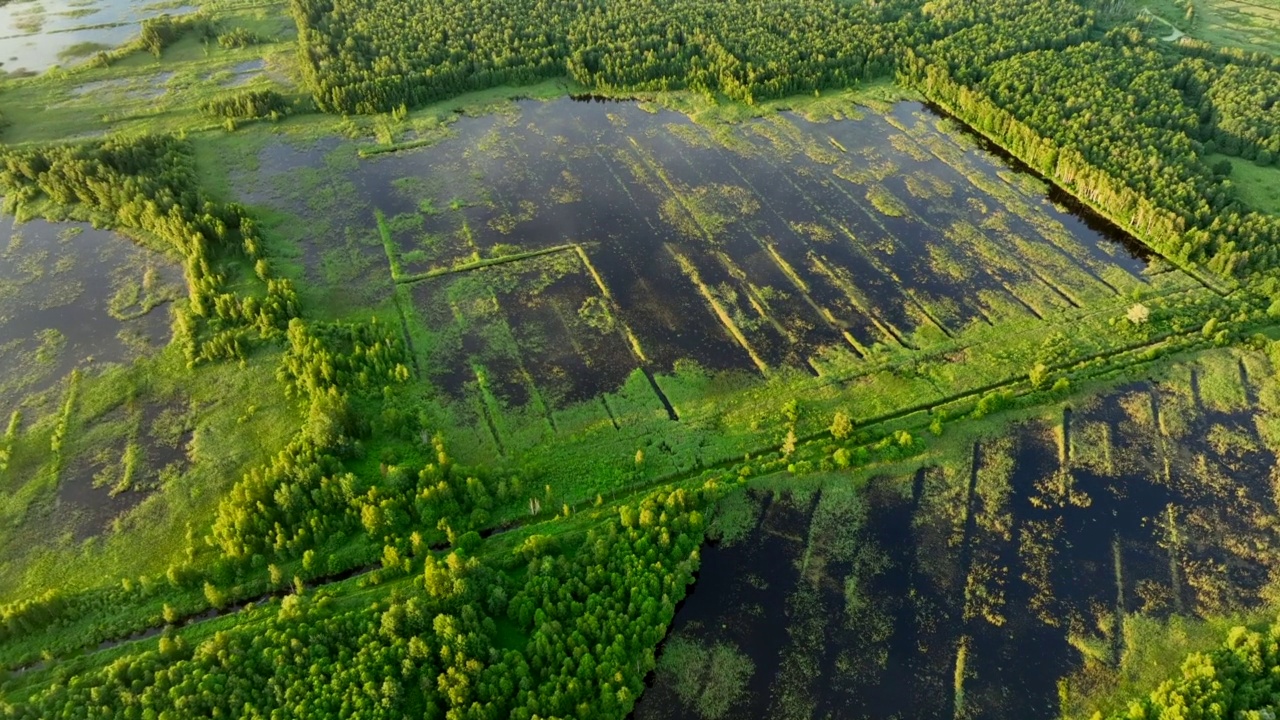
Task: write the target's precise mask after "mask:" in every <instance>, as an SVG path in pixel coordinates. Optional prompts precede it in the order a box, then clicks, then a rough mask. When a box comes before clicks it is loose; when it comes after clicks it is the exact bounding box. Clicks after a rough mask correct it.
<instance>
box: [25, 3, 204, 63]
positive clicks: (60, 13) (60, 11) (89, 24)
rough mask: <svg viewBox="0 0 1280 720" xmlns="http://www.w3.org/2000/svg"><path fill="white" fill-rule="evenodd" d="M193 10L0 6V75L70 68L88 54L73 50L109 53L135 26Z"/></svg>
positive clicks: (145, 6)
mask: <svg viewBox="0 0 1280 720" xmlns="http://www.w3.org/2000/svg"><path fill="white" fill-rule="evenodd" d="M194 10H195V7H194V6H191V5H182V6H177V7H174V6H168V5H164V4H157V3H156V2H155V1H154V0H18V1H17V2H10V3H8V4H6V5H3V6H0V63H3V65H0V69H2V70H4V71H7V72H10V73H13V72H23V71H25V72H37V73H38V72H44V71H45V70H47V69H49V68H50V67H53V66H54V65H63V66H67V65H73V64H75V63H77V62H79V61H81V60H83V59H84V58H85V57H88V56H89V55H92V54H93V52H96V51H97V50H96V49H95V50H93V52H79V51H78V50H77V49H76V47H77V46H81V47H88V45H87V44H89V43H94V44H97V45H101V46H103V48H101V49H109V48H112V47H115V46H117V45H121V44H123V43H124V42H125V41H127V40H129V39H130V38H132V37H134V36H136V35H137V34H138V33H139V31H140V23H141V22H142V21H143V20H144V19H146V18H150V17H156V16H158V15H162V14H166V13H167V14H169V15H182V14H184V13H189V12H193V11H194Z"/></svg>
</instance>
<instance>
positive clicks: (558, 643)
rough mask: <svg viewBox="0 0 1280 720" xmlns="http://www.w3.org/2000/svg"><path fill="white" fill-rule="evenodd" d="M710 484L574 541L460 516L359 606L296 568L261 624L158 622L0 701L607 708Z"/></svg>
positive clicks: (651, 622)
mask: <svg viewBox="0 0 1280 720" xmlns="http://www.w3.org/2000/svg"><path fill="white" fill-rule="evenodd" d="M445 477H447V476H445ZM714 497H715V491H714V489H709V490H699V491H695V492H686V491H683V490H676V491H671V492H660V493H656V494H654V495H650V496H648V497H646V498H644V499H643V500H641V501H640V502H638V503H637V504H635V505H623V506H621V507H620V508H619V511H618V513H617V514H615V516H614V517H613V518H611V519H609V520H607V521H605V522H603V523H601V524H600V525H598V526H597V527H595V528H593V529H592V530H591V531H589V532H588V533H587V534H586V535H585V536H583V537H581V538H580V539H579V540H578V541H577V542H576V543H575V544H574V545H573V546H572V547H560V546H558V545H557V544H556V543H555V542H547V541H546V540H548V539H547V538H542V540H543V541H541V542H540V541H539V536H532V537H530V538H529V539H528V540H526V541H525V543H524V545H522V546H521V548H520V550H519V552H518V554H515V555H501V554H494V553H486V552H485V548H484V545H483V544H482V541H481V540H480V539H479V538H478V537H477V536H475V534H474V533H471V534H470V535H469V536H463V538H460V540H459V543H458V547H457V548H455V549H453V550H452V551H449V552H447V553H445V552H443V551H442V552H432V551H430V550H428V549H427V548H426V547H425V546H418V547H417V549H416V551H415V552H413V553H411V554H408V555H406V556H405V557H404V558H403V564H402V565H396V566H394V567H388V570H392V571H393V572H394V573H395V575H384V576H383V581H384V582H389V581H390V579H391V578H393V577H396V576H399V577H404V576H406V575H407V574H409V573H410V572H412V577H411V578H409V580H410V581H409V582H407V583H403V584H402V585H401V586H400V587H397V589H396V590H395V591H394V592H393V593H391V596H390V599H389V600H385V601H381V602H375V603H373V604H372V605H369V606H366V607H361V608H348V607H342V606H340V605H339V604H337V603H335V602H334V601H333V598H331V597H327V596H326V595H325V594H324V591H323V590H321V591H319V592H316V593H312V592H310V591H307V590H306V589H305V587H304V585H303V583H302V581H300V580H299V581H298V585H297V588H296V592H295V593H293V594H290V595H288V596H287V597H285V598H284V599H283V601H281V602H280V603H279V605H278V606H277V607H268V608H267V613H268V614H267V616H266V617H265V618H264V619H263V621H262V624H261V625H248V626H245V627H240V628H236V629H233V630H229V631H226V632H219V633H218V634H217V635H215V636H214V637H213V638H211V639H209V640H207V641H205V642H202V643H200V644H199V645H197V646H195V647H190V646H187V645H186V644H185V643H184V642H183V641H181V640H180V639H173V638H169V637H167V636H166V637H165V638H162V639H161V641H160V645H159V648H158V649H156V650H139V651H135V652H133V653H131V654H129V655H126V656H124V657H122V658H120V659H119V660H117V661H116V662H114V663H113V664H112V665H111V666H110V667H108V668H105V669H103V670H100V671H96V672H94V673H92V674H88V675H79V676H76V677H70V678H66V679H65V680H62V681H59V682H56V683H54V684H53V685H50V686H48V687H47V688H45V689H43V690H42V691H40V692H39V693H37V694H36V695H34V696H32V697H30V698H28V699H27V701H26V702H24V703H23V704H22V705H20V706H12V705H3V706H0V714H3V716H4V717H13V718H88V717H122V718H133V717H138V718H143V717H155V718H178V717H245V718H283V717H296V718H308V717H362V718H400V717H405V716H406V715H411V716H414V717H428V718H457V719H459V720H461V719H462V718H475V719H477V720H480V719H493V718H523V719H529V718H535V717H620V716H622V715H623V714H625V713H626V712H627V711H628V710H629V709H630V707H631V705H632V703H633V702H634V701H635V699H636V698H637V697H638V696H639V694H640V692H641V691H642V690H643V682H642V680H643V677H644V675H645V673H647V672H648V671H649V670H650V669H652V667H653V665H654V658H653V647H654V645H655V644H656V643H657V642H658V640H660V639H661V638H662V636H663V634H664V633H665V631H666V627H667V625H668V624H669V623H670V622H671V618H672V616H673V615H674V613H675V603H676V602H677V601H678V600H679V599H680V598H681V597H683V595H684V588H685V586H686V585H687V584H688V583H689V582H690V581H691V580H692V577H693V573H694V571H696V570H697V567H698V545H699V544H700V543H701V540H702V531H703V520H702V515H701V513H700V512H699V509H700V508H702V507H704V506H705V505H706V503H707V502H708V500H710V499H713V498H714ZM410 569H411V570H410ZM526 636H527V640H523V641H521V642H518V643H512V642H511V639H512V638H513V637H516V638H519V637H526Z"/></svg>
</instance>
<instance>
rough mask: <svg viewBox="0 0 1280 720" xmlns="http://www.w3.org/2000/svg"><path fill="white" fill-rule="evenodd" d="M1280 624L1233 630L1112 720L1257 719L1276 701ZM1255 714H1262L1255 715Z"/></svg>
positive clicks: (1279, 696)
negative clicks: (1177, 718) (1210, 649)
mask: <svg viewBox="0 0 1280 720" xmlns="http://www.w3.org/2000/svg"><path fill="white" fill-rule="evenodd" d="M1277 669H1280V623H1276V624H1273V625H1271V626H1270V627H1268V628H1266V629H1265V630H1262V631H1256V630H1250V629H1248V628H1245V627H1235V628H1232V630H1231V631H1230V632H1229V633H1228V634H1227V638H1226V642H1225V643H1224V644H1223V645H1222V646H1221V647H1220V648H1218V649H1217V650H1214V651H1212V652H1208V653H1192V654H1191V655H1189V656H1188V657H1187V659H1186V660H1185V661H1184V662H1183V664H1182V672H1181V676H1180V677H1176V678H1172V679H1170V680H1167V681H1165V682H1164V683H1163V684H1162V685H1161V686H1160V687H1159V688H1157V689H1156V690H1155V691H1153V692H1152V693H1151V694H1150V695H1149V696H1147V697H1146V698H1142V699H1140V700H1137V701H1135V702H1133V703H1131V704H1130V706H1129V708H1128V709H1127V710H1126V711H1124V712H1119V713H1115V714H1113V715H1111V716H1110V717H1111V718H1114V719H1115V720H1121V719H1124V720H1146V719H1151V720H1154V719H1155V718H1170V717H1186V718H1193V717H1205V718H1208V717H1223V718H1228V717H1229V718H1236V717H1240V718H1245V717H1248V718H1261V717H1264V716H1270V714H1271V713H1272V710H1273V709H1274V708H1275V706H1276V703H1277V702H1280V672H1278V670H1277ZM1260 712H1263V713H1265V715H1264V714H1258V713H1260Z"/></svg>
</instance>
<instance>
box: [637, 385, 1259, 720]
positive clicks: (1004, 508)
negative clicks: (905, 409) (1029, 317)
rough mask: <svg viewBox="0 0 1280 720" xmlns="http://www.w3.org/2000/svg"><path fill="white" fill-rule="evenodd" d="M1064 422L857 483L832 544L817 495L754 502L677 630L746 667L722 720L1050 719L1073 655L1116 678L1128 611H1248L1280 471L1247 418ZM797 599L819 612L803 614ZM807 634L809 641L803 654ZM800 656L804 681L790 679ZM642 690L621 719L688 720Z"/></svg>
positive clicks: (656, 681)
mask: <svg viewBox="0 0 1280 720" xmlns="http://www.w3.org/2000/svg"><path fill="white" fill-rule="evenodd" d="M1175 414H1176V417H1174V415H1175ZM1064 423H1065V424H1068V425H1069V427H1066V428H1064V427H1062V426H1057V427H1054V426H1051V425H1048V424H1045V423H1040V422H1037V423H1032V424H1028V425H1024V426H1021V427H1019V428H1015V429H1014V430H1013V431H1011V432H1010V433H1008V434H1007V435H1006V436H1004V437H1002V438H995V439H990V440H983V441H980V442H979V443H978V445H977V447H976V448H975V449H974V455H973V457H974V460H975V462H976V465H966V466H962V467H947V468H938V467H933V468H923V469H921V470H920V471H919V472H918V473H916V474H915V475H911V476H907V477H898V478H887V477H886V478H879V479H876V480H873V481H871V483H870V485H869V486H868V487H867V488H866V489H865V490H864V491H861V495H862V497H863V498H864V500H863V502H862V503H861V504H859V505H858V506H857V507H856V508H853V509H843V510H841V511H840V514H839V515H838V517H840V518H843V523H842V524H843V528H844V529H843V530H838V529H837V530H834V531H833V530H831V528H832V527H833V524H832V523H831V522H829V521H827V522H822V521H820V520H819V519H818V516H820V515H821V514H822V510H821V508H822V506H823V503H824V502H826V501H827V500H828V498H827V497H826V494H827V493H829V492H830V491H831V490H830V486H828V489H827V490H824V491H823V497H821V498H820V499H819V500H818V503H817V506H818V508H819V509H818V511H816V512H815V511H814V510H813V509H812V507H813V506H812V505H809V504H806V503H804V502H799V503H797V502H794V501H791V500H789V499H788V498H787V496H785V495H783V496H779V497H775V498H772V499H771V500H766V502H768V503H771V504H770V505H769V508H770V511H769V512H766V513H765V514H764V516H765V518H766V519H765V520H764V521H762V522H761V524H760V526H759V528H758V529H757V530H756V531H755V532H754V533H753V534H752V535H751V536H750V538H749V539H748V540H747V541H745V542H743V543H742V544H741V545H735V546H733V547H729V548H720V547H716V546H711V547H709V548H707V549H705V551H704V553H703V565H702V569H701V571H700V573H699V579H698V582H697V584H696V585H695V586H694V589H693V592H692V593H691V595H690V596H689V597H688V598H687V599H686V601H685V602H684V604H683V605H682V606H681V608H680V610H679V611H678V612H677V614H676V618H675V621H674V624H673V628H672V630H673V633H674V634H676V635H682V636H684V637H686V638H691V639H694V640H696V641H697V642H700V643H702V644H705V645H708V646H709V645H711V644H715V643H731V644H732V645H733V646H735V647H737V648H738V649H739V650H740V651H742V652H743V653H745V654H746V655H747V656H748V657H750V658H751V659H752V660H753V661H754V665H755V672H754V674H753V675H752V676H751V678H750V681H749V683H748V684H747V694H746V697H745V698H744V699H743V700H741V701H740V702H739V703H737V704H735V705H734V706H733V708H732V709H731V711H730V713H729V714H728V715H727V716H728V717H750V718H763V717H770V718H772V717H805V718H809V717H830V718H953V717H966V718H1011V719H1012V718H1019V719H1022V718H1051V717H1057V713H1058V681H1059V679H1061V678H1064V677H1068V676H1069V675H1070V674H1071V673H1072V672H1074V671H1075V670H1077V669H1078V668H1079V667H1080V666H1081V664H1082V656H1081V654H1080V652H1079V651H1078V650H1077V646H1080V645H1081V644H1082V641H1084V642H1086V643H1088V644H1089V646H1090V647H1091V648H1092V652H1095V653H1097V657H1098V658H1099V659H1100V660H1102V661H1103V662H1113V661H1114V660H1115V658H1116V657H1118V656H1119V653H1121V652H1123V650H1124V645H1123V638H1122V637H1121V635H1120V634H1119V633H1118V632H1117V631H1116V629H1115V628H1116V625H1117V623H1118V622H1120V621H1121V620H1122V618H1123V617H1125V616H1126V615H1128V614H1132V613H1138V612H1142V613H1146V614H1148V615H1150V616H1154V617H1165V616H1168V615H1169V614H1171V613H1175V612H1176V613H1186V614H1207V613H1219V612H1223V611H1227V610H1230V609H1239V608H1248V607H1256V606H1258V605H1259V604H1260V603H1261V602H1262V598H1261V597H1260V595H1259V593H1260V591H1261V590H1262V588H1263V586H1264V585H1265V584H1266V582H1267V578H1268V576H1269V573H1271V572H1273V571H1274V570H1275V569H1277V568H1276V564H1277V563H1276V559H1275V558H1274V556H1269V555H1268V554H1267V553H1266V552H1263V551H1259V550H1257V549H1256V548H1266V547H1272V546H1274V544H1275V542H1276V541H1277V539H1280V538H1277V536H1276V535H1277V532H1276V530H1275V529H1274V527H1273V526H1272V523H1271V522H1270V518H1272V517H1274V514H1275V512H1276V500H1275V498H1274V497H1273V495H1272V491H1271V488H1270V483H1269V473H1270V468H1271V467H1272V466H1273V465H1274V463H1275V457H1274V456H1273V454H1272V453H1271V452H1269V451H1267V450H1266V449H1265V445H1263V443H1262V442H1261V439H1260V438H1259V437H1258V435H1257V431H1256V429H1255V427H1254V424H1253V416H1252V413H1251V412H1239V411H1235V412H1227V411H1221V410H1214V409H1212V408H1205V407H1204V406H1203V404H1201V403H1198V402H1197V401H1196V399H1195V397H1194V395H1193V394H1192V393H1191V392H1190V386H1189V385H1185V386H1179V388H1178V389H1174V388H1172V387H1171V386H1163V385H1155V384H1153V383H1136V384H1133V385H1131V386H1128V387H1125V388H1121V389H1119V390H1117V391H1115V392H1113V393H1111V394H1109V395H1107V396H1105V397H1103V398H1101V399H1100V400H1097V401H1095V402H1091V403H1088V404H1087V405H1086V406H1084V407H1076V408H1073V410H1072V412H1071V413H1070V414H1069V415H1067V416H1066V418H1065V419H1064ZM1159 427H1164V428H1165V431H1164V432H1163V433H1162V432H1160V431H1159V430H1158V428H1159ZM1064 439H1065V442H1068V443H1071V444H1072V445H1074V448H1070V449H1069V448H1067V447H1064V446H1063V443H1064ZM778 506H790V507H791V510H790V511H789V512H790V517H791V519H790V520H789V521H788V522H787V523H786V524H785V526H786V527H787V530H786V531H785V532H778V531H777V530H776V529H775V528H774V527H772V526H771V525H770V522H769V521H768V518H769V517H770V514H771V513H772V512H773V511H774V509H775V508H777V507H778ZM836 526H837V527H838V526H839V524H837V525H836ZM840 537H843V538H844V539H845V541H846V542H847V546H845V549H843V550H842V549H841V546H840V543H839V541H838V540H839V538H840ZM833 538H836V540H835V541H833ZM849 548H852V550H850V549H849ZM801 568H807V570H803V569H801ZM815 568H817V569H816V570H815ZM761 580H763V581H764V583H763V584H765V585H767V589H766V590H756V589H754V588H755V587H756V586H759V585H761V584H762V583H761ZM848 582H853V583H854V584H855V585H856V587H857V588H858V594H857V597H859V598H860V601H859V602H856V603H851V602H850V601H849V600H848V597H849V596H848V595H847V594H846V592H845V587H846V583H848ZM806 597H807V598H816V599H817V606H816V610H814V609H811V610H808V611H807V612H806V611H803V610H802V608H803V605H802V604H801V603H800V600H802V599H804V598H806ZM810 602H812V600H810ZM744 614H745V615H746V617H745V618H744ZM805 623H808V624H809V625H810V626H811V628H810V630H809V631H808V632H809V633H810V634H814V635H816V636H817V637H819V638H821V642H820V643H809V644H804V643H801V642H797V638H800V639H803V637H804V632H802V628H798V626H803V625H804V624H805ZM815 628H816V630H815ZM962 645H963V646H964V647H966V651H965V664H964V672H963V673H962V677H963V682H962V689H963V692H962V693H957V692H956V676H957V671H956V670H957V656H958V654H959V648H960V647H961V646H962ZM806 653H807V655H808V656H810V657H811V658H812V660H811V662H810V663H809V665H808V666H807V667H808V668H809V671H808V672H807V673H798V672H795V671H791V672H788V671H787V670H786V668H787V663H788V662H792V663H794V659H791V660H789V658H794V657H795V656H797V655H798V654H806ZM652 683H653V684H652V688H651V690H650V691H648V692H647V693H646V694H645V695H644V696H642V698H641V700H640V701H639V703H638V705H637V708H636V711H635V715H634V717H635V718H637V719H638V720H657V719H660V718H661V719H667V718H690V719H693V718H699V717H701V715H700V714H699V713H698V712H697V710H696V709H695V708H693V707H690V706H687V705H685V704H684V703H682V702H681V701H680V699H679V697H678V696H677V694H676V693H675V692H674V689H673V688H674V678H672V677H670V676H666V675H664V674H663V673H661V672H659V673H658V674H656V675H655V676H654V678H653V679H652Z"/></svg>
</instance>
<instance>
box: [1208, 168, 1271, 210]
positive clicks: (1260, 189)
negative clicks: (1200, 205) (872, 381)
mask: <svg viewBox="0 0 1280 720" xmlns="http://www.w3.org/2000/svg"><path fill="white" fill-rule="evenodd" d="M1223 160H1226V161H1227V162H1229V163H1231V178H1230V179H1231V182H1232V183H1233V184H1234V185H1235V186H1236V191H1237V192H1238V193H1239V194H1240V198H1241V199H1242V200H1244V201H1245V202H1246V203H1248V204H1249V206H1250V207H1252V208H1253V209H1255V210H1258V211H1260V212H1265V213H1272V214H1280V168H1277V167H1274V166H1271V167H1259V166H1258V165H1257V164H1256V163H1251V162H1249V161H1247V160H1242V159H1241V158H1233V157H1227V156H1226V155H1212V156H1210V158H1209V161H1210V162H1221V161H1223Z"/></svg>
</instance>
